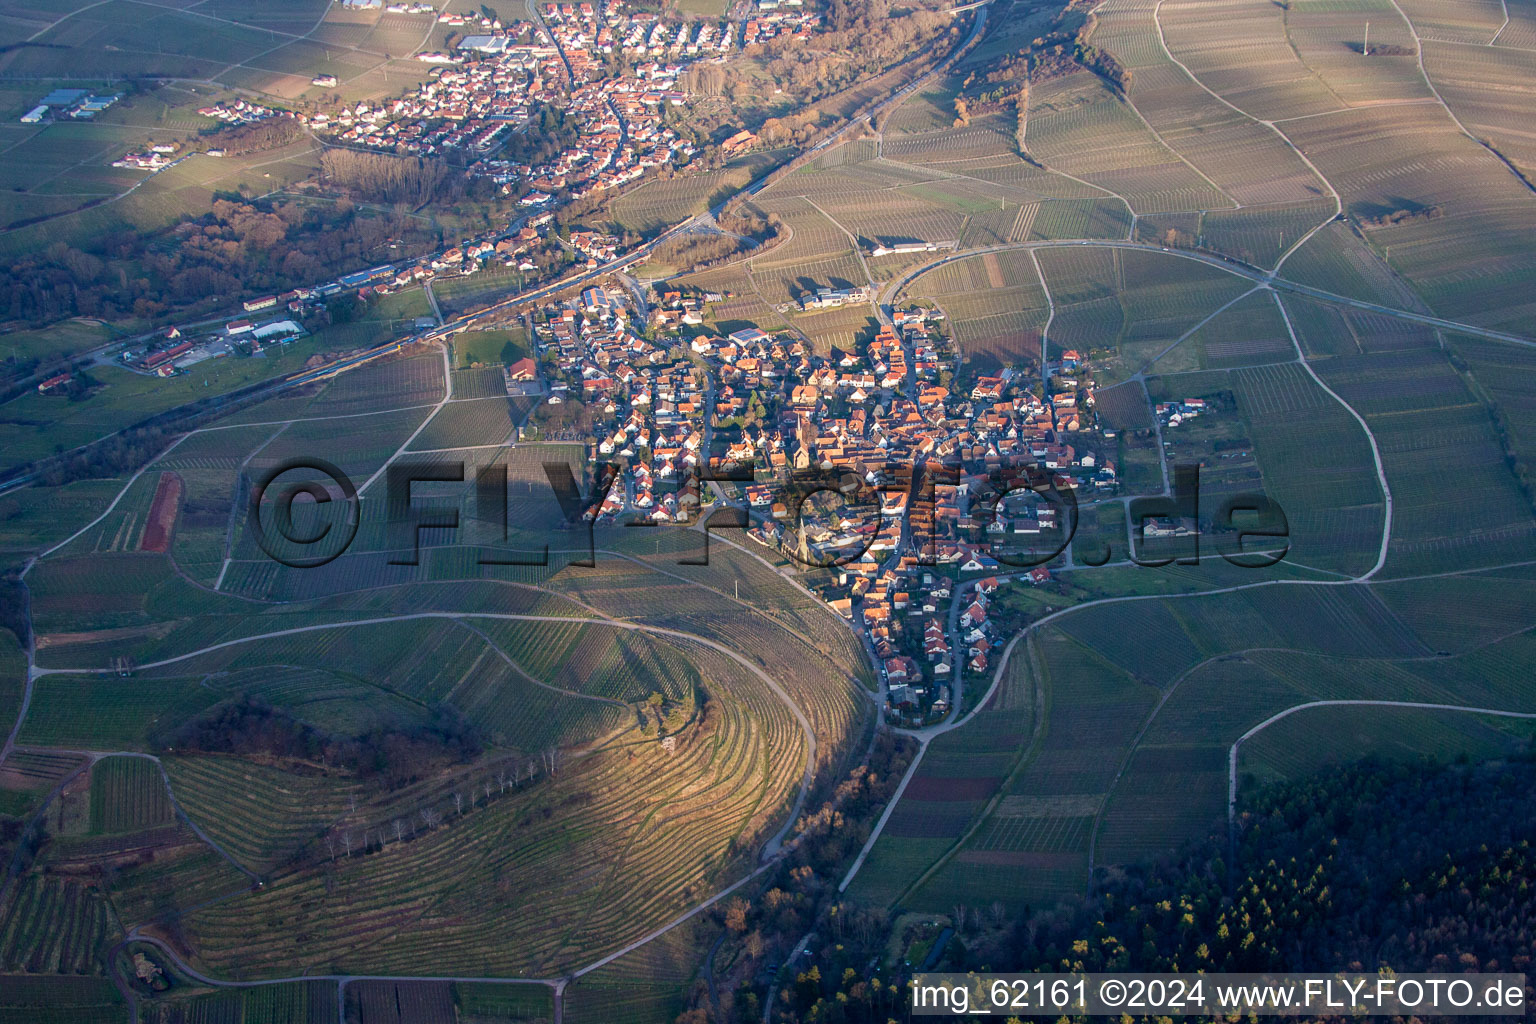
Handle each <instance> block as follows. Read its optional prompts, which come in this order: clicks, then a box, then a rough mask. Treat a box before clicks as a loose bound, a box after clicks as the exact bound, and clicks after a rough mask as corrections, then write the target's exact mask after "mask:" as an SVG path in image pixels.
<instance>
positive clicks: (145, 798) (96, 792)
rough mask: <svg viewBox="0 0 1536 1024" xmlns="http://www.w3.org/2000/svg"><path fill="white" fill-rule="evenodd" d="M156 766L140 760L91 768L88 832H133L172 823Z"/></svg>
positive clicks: (105, 761)
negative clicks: (89, 826) (89, 825)
mask: <svg viewBox="0 0 1536 1024" xmlns="http://www.w3.org/2000/svg"><path fill="white" fill-rule="evenodd" d="M174 818H175V813H174V812H173V810H172V808H171V799H170V794H169V793H167V792H166V788H165V779H164V778H162V777H161V775H160V766H159V765H158V764H156V763H155V762H154V761H150V760H148V759H146V758H140V757H108V758H103V759H102V760H100V761H97V762H96V763H95V764H94V765H92V767H91V831H92V832H93V833H109V834H110V833H114V832H133V831H136V830H138V829H141V828H154V827H155V826H156V825H165V824H168V823H169V822H171V821H172V820H174Z"/></svg>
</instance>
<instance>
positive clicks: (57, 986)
mask: <svg viewBox="0 0 1536 1024" xmlns="http://www.w3.org/2000/svg"><path fill="white" fill-rule="evenodd" d="M127 1009H128V1007H127V1005H126V1004H125V1003H124V1002H123V998H122V996H120V995H118V992H117V988H116V986H114V985H113V984H112V983H111V982H110V981H108V980H107V979H106V978H72V977H67V976H60V975H36V976H21V975H0V1020H4V1021H6V1024H121V1022H122V1019H123V1015H124V1014H125V1013H126V1012H127Z"/></svg>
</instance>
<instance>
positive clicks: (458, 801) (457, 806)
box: [453, 790, 464, 818]
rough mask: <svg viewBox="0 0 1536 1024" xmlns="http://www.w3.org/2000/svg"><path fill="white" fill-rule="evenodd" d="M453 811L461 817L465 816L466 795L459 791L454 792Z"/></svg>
mask: <svg viewBox="0 0 1536 1024" xmlns="http://www.w3.org/2000/svg"><path fill="white" fill-rule="evenodd" d="M453 809H454V810H455V811H457V812H458V814H459V817H461V818H462V817H463V816H464V795H463V794H462V793H460V792H459V791H458V790H454V791H453Z"/></svg>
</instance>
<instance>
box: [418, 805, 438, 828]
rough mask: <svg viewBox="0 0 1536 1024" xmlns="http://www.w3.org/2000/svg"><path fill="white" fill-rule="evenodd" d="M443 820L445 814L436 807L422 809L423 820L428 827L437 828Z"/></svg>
mask: <svg viewBox="0 0 1536 1024" xmlns="http://www.w3.org/2000/svg"><path fill="white" fill-rule="evenodd" d="M442 820H443V816H442V814H441V813H440V812H439V811H438V809H437V808H436V807H423V808H422V809H421V821H422V824H424V825H426V826H427V828H433V829H435V828H437V826H438V823H439V822H441V821H442Z"/></svg>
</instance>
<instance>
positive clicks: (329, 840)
mask: <svg viewBox="0 0 1536 1024" xmlns="http://www.w3.org/2000/svg"><path fill="white" fill-rule="evenodd" d="M325 848H326V850H327V851H328V852H329V853H330V855H331V860H335V859H336V837H335V836H333V835H331V834H330V833H329V832H327V833H326V834H325Z"/></svg>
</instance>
